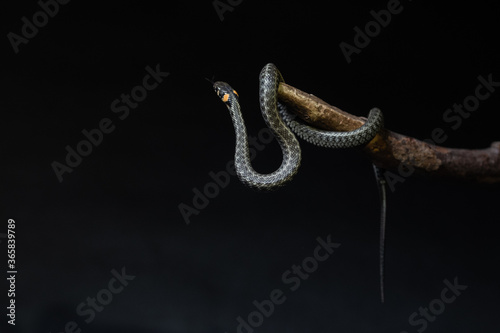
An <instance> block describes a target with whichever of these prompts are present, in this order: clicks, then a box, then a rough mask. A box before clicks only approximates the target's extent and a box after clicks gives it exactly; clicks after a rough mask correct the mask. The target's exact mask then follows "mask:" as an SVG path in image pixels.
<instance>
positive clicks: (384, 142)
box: [278, 83, 500, 184]
mask: <svg viewBox="0 0 500 333" xmlns="http://www.w3.org/2000/svg"><path fill="white" fill-rule="evenodd" d="M278 98H279V99H280V101H281V102H283V103H285V104H286V105H287V106H288V107H289V108H290V109H291V110H292V111H293V112H294V113H296V114H297V115H298V116H299V117H300V118H301V119H303V120H304V121H305V122H307V123H309V124H311V125H312V126H314V127H318V128H322V129H325V130H332V131H352V130H354V129H356V128H358V127H360V126H361V125H363V124H364V122H365V119H366V118H364V117H357V116H354V115H351V114H349V113H347V112H344V111H342V110H340V109H339V108H337V107H335V106H331V105H329V104H328V103H326V102H324V101H323V100H321V99H319V98H318V97H316V96H314V95H310V94H307V93H305V92H303V91H301V90H299V89H297V88H294V87H292V86H290V85H287V84H285V83H281V84H280V86H279V89H278ZM429 141H430V140H429ZM362 151H363V152H364V153H365V154H366V155H367V156H368V157H369V158H370V159H371V160H372V162H373V163H374V164H375V165H377V166H379V167H381V168H383V169H386V170H389V171H392V172H394V173H396V174H397V175H399V176H403V177H407V175H408V174H411V173H413V171H414V172H416V173H417V174H422V175H429V176H436V177H445V178H452V179H463V180H468V181H474V182H480V183H488V184H493V183H500V141H495V142H493V143H492V144H491V146H490V147H489V148H485V149H455V148H446V147H441V146H437V145H434V144H431V143H427V142H424V141H420V140H417V139H415V138H412V137H409V136H405V135H402V134H398V133H395V132H392V131H390V130H388V129H383V130H381V131H380V133H378V134H377V135H376V136H375V137H374V138H373V139H372V140H371V141H370V142H369V143H368V144H366V145H365V146H364V147H363V148H362Z"/></svg>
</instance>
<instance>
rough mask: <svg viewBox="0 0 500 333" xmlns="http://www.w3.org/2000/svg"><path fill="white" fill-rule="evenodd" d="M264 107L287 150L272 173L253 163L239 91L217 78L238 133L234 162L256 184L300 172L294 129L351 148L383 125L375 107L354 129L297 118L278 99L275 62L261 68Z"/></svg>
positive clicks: (320, 142) (278, 182)
mask: <svg viewBox="0 0 500 333" xmlns="http://www.w3.org/2000/svg"><path fill="white" fill-rule="evenodd" d="M259 82H260V92H259V95H260V109H261V111H262V116H263V117H264V121H265V122H266V125H267V126H268V127H269V128H270V129H271V131H272V132H273V134H274V136H275V138H276V139H277V140H278V143H279V145H280V146H281V150H282V153H283V161H282V163H281V166H280V167H279V168H278V169H277V170H276V171H274V172H272V173H269V174H260V173H258V172H256V171H255V170H254V169H253V168H252V165H251V163H250V152H249V147H248V136H247V131H246V127H245V123H244V121H243V116H242V114H241V109H240V104H239V101H238V94H237V93H236V91H235V90H234V89H233V88H231V86H229V84H227V83H225V82H220V81H218V82H215V83H214V89H215V92H216V93H217V95H218V96H219V97H220V98H221V100H222V101H223V102H224V103H225V104H226V106H227V108H228V109H229V112H230V114H231V118H232V121H233V126H234V130H235V133H236V152H235V157H234V164H235V168H236V173H237V174H238V177H239V178H240V180H241V181H242V182H243V183H244V184H246V185H248V186H250V187H253V188H257V189H273V188H276V187H279V186H282V185H284V184H285V183H287V182H288V181H290V180H291V179H292V178H293V176H294V175H295V174H296V173H297V170H298V168H299V165H300V160H301V151H300V145H299V142H298V141H297V139H296V137H295V135H294V133H295V134H296V135H297V136H299V137H300V138H301V139H303V140H305V141H308V142H310V143H312V144H314V145H317V146H322V147H327V148H350V147H355V146H360V145H363V144H366V143H368V142H369V141H370V140H371V139H373V137H374V136H375V135H376V134H377V132H378V131H379V130H380V129H381V128H382V126H383V122H384V120H383V116H382V112H381V111H380V110H379V109H377V108H374V109H372V110H371V111H370V114H369V115H368V120H367V121H366V123H365V124H364V125H363V126H361V127H359V128H357V129H355V130H353V131H350V132H331V131H324V130H318V129H315V128H313V127H311V126H308V125H305V124H303V123H300V122H298V121H296V120H294V118H295V116H294V115H292V114H291V113H289V112H288V111H287V109H286V107H285V106H284V105H283V104H281V103H279V102H278V97H277V96H278V86H279V84H280V82H284V80H283V77H282V76H281V73H280V72H279V70H278V69H277V68H276V66H275V65H273V64H267V65H266V66H264V68H263V69H262V71H261V72H260V77H259Z"/></svg>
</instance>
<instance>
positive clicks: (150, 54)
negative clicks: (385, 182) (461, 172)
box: [0, 0, 500, 333]
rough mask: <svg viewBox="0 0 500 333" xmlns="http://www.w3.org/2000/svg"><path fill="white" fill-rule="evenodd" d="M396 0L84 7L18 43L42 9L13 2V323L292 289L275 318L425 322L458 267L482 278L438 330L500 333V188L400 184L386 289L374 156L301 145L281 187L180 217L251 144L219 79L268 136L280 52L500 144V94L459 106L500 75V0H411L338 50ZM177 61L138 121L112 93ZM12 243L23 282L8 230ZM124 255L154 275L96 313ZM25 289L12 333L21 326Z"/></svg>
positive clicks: (146, 323) (333, 323)
mask: <svg viewBox="0 0 500 333" xmlns="http://www.w3.org/2000/svg"><path fill="white" fill-rule="evenodd" d="M387 3H388V2H387V1H371V2H370V3H369V4H362V3H359V2H353V3H350V4H346V3H345V2H342V3H337V2H330V3H326V2H323V3H320V2H311V1H309V2H305V1H301V2H295V1H283V2H273V3H270V2H263V1H243V2H242V3H241V4H239V5H237V6H235V7H234V9H233V11H227V12H225V13H224V20H223V21H221V20H220V19H219V16H218V15H217V12H216V10H215V9H214V7H213V5H212V3H211V1H205V2H203V3H202V2H198V3H194V2H170V3H165V4H160V3H155V2H139V1H136V2H134V1H129V2H119V3H115V4H103V3H100V2H92V1H90V2H88V1H87V2H82V1H71V2H69V3H68V4H66V5H61V6H60V9H59V13H58V14H57V15H56V16H55V17H54V18H51V19H50V20H49V22H48V24H47V25H46V26H44V27H42V28H40V30H39V32H38V34H37V35H36V36H35V37H33V38H32V39H31V40H30V41H29V42H28V43H27V44H21V45H20V46H19V53H17V54H16V53H15V52H14V51H13V48H12V46H11V44H10V42H9V40H8V38H7V34H8V33H9V32H14V33H16V34H20V31H21V27H22V24H23V22H22V21H21V18H22V17H23V16H26V17H28V18H29V19H30V20H31V18H32V16H33V14H35V13H36V12H37V11H39V10H40V7H39V5H38V4H37V3H36V2H35V1H18V2H16V3H9V4H8V5H7V4H4V5H2V14H1V15H2V19H1V21H2V34H3V35H4V38H3V42H2V54H4V55H5V57H4V61H3V62H2V70H1V73H2V75H1V76H0V80H1V83H2V98H1V99H0V106H1V112H2V121H1V122H0V123H1V125H0V126H1V127H2V128H1V140H0V145H1V153H0V154H1V164H2V170H3V172H2V180H1V188H0V193H1V201H0V203H1V205H0V206H1V207H2V211H1V215H2V217H1V221H2V222H1V224H0V232H2V233H5V232H7V220H8V219H9V218H12V219H15V221H16V226H17V228H16V236H17V243H16V246H17V248H16V250H17V257H16V259H17V266H18V267H17V268H18V272H19V273H18V275H17V281H16V304H17V309H16V310H17V313H16V314H17V317H16V324H17V325H16V327H15V330H16V331H18V332H54V333H55V332H61V331H63V330H64V326H65V324H66V323H67V322H69V321H76V322H77V323H78V325H79V328H80V329H81V330H82V332H126V333H128V332H151V333H156V332H220V333H223V332H236V331H237V321H236V318H237V317H238V316H242V317H244V318H247V316H248V314H249V313H250V312H252V311H254V310H255V307H254V305H253V304H252V302H253V301H254V300H257V301H262V300H264V299H268V298H269V293H270V292H271V290H273V289H281V290H283V291H284V292H285V294H286V297H287V299H286V301H285V302H284V303H283V304H281V305H277V306H276V307H275V309H274V313H273V314H272V315H271V316H269V318H265V320H264V322H263V323H262V325H260V327H258V328H256V329H255V332H402V331H405V330H406V331H408V332H417V329H419V328H423V326H422V325H417V326H411V325H410V323H409V321H408V318H409V316H410V315H411V314H412V313H413V312H415V311H418V309H419V307H428V306H429V302H431V301H433V300H434V299H436V298H439V297H440V294H441V291H442V290H443V288H444V287H445V285H444V284H443V280H444V279H448V280H450V281H453V279H454V278H455V277H457V278H458V282H459V283H460V284H464V285H467V286H468V287H467V289H466V290H465V291H463V293H462V294H461V295H460V296H459V297H458V298H457V299H456V300H455V301H454V302H453V303H451V304H449V305H446V308H445V310H444V312H443V313H442V314H440V315H439V316H437V318H436V319H435V321H433V322H429V323H428V326H427V327H426V328H425V331H426V332H471V331H474V332H497V331H498V326H499V325H498V320H497V313H498V310H499V307H498V299H499V296H500V292H499V287H498V281H499V274H498V269H497V265H498V264H497V262H498V260H497V259H498V251H499V245H498V237H497V233H496V232H495V231H496V229H497V225H498V222H499V218H498V202H499V200H498V199H499V191H498V187H487V186H481V185H473V184H459V183H452V182H448V181H438V180H429V179H426V178H419V177H417V176H414V177H410V178H408V179H407V180H406V181H405V182H404V183H399V184H398V185H397V187H396V191H395V192H394V193H389V198H388V232H387V244H386V303H385V304H381V303H380V299H379V289H378V288H379V286H378V283H379V280H378V232H379V229H378V227H379V226H378V213H379V212H378V194H377V188H376V186H375V181H374V177H373V174H372V170H371V165H370V162H369V160H367V159H366V158H365V157H364V156H362V155H361V154H360V153H359V152H358V151H356V150H327V149H321V148H317V147H314V146H312V145H310V144H306V143H303V144H302V150H303V162H302V166H301V169H300V171H299V174H298V175H297V176H296V178H295V179H294V180H293V181H292V182H291V183H290V184H289V185H287V186H286V187H284V188H283V189H280V190H279V191H276V192H272V193H260V192H256V191H253V190H251V189H248V188H246V187H245V186H243V185H242V184H241V183H240V182H239V181H238V180H237V179H236V177H232V178H231V181H230V184H229V185H228V186H227V187H225V188H223V189H221V190H220V191H219V193H218V195H217V196H216V197H215V198H212V199H210V202H209V204H208V205H207V207H205V208H203V209H201V210H199V213H198V214H197V215H192V216H190V223H189V224H187V223H186V221H185V219H184V218H183V216H182V215H181V213H180V211H179V204H181V203H184V204H186V205H190V206H192V205H193V203H192V201H193V197H194V193H193V189H194V188H197V189H200V190H203V188H204V186H205V185H206V184H207V183H210V182H211V181H212V179H211V178H210V176H209V173H210V172H211V171H213V172H219V171H222V170H224V169H225V165H226V163H227V162H228V161H230V160H231V159H232V158H233V154H234V133H233V127H232V124H231V120H230V117H229V115H228V112H227V109H226V107H225V106H224V105H223V103H221V101H220V100H219V99H218V98H217V96H216V95H215V94H214V92H213V89H212V87H211V85H210V84H209V83H208V82H207V81H206V80H205V78H206V77H207V78H212V77H215V79H216V80H223V81H227V82H229V83H230V84H231V85H232V86H233V87H234V88H235V89H236V90H237V91H238V92H239V94H240V102H241V104H242V109H243V113H244V116H245V119H246V121H247V125H248V128H249V132H250V133H251V134H252V135H256V134H257V133H258V131H259V130H260V129H261V128H263V127H264V123H263V121H262V118H261V116H260V112H259V111H258V80H257V79H258V74H259V71H260V69H261V68H262V67H263V66H264V65H265V64H266V63H268V62H273V63H275V64H276V65H277V66H278V68H279V69H280V71H281V72H282V74H283V76H284V78H285V80H286V81H287V83H289V84H291V85H293V86H295V87H297V88H299V89H302V90H304V91H306V92H309V93H312V94H314V95H316V96H319V97H320V98H322V99H324V100H326V101H327V102H329V103H330V104H332V105H335V106H338V107H340V108H342V109H344V110H345V111H348V112H351V113H353V114H356V115H361V116H366V114H367V113H368V110H369V109H370V108H372V107H374V106H377V107H379V108H381V109H382V110H383V112H384V115H385V119H386V127H387V128H389V129H391V130H393V131H396V132H399V133H402V134H406V135H410V136H414V137H416V138H419V139H426V138H429V137H430V133H431V132H432V130H433V129H434V128H437V127H441V128H443V129H444V130H445V131H446V134H447V135H448V139H447V141H446V142H445V143H444V144H443V145H445V146H448V147H462V148H485V147H488V146H489V145H490V143H491V142H493V141H495V140H499V139H500V137H499V133H498V126H497V125H496V124H497V122H498V114H497V112H496V110H498V107H499V104H500V99H499V95H498V94H499V93H498V92H495V93H493V94H491V97H490V98H488V99H487V100H486V101H483V102H481V104H480V106H479V108H478V110H477V111H476V112H474V113H473V114H472V115H471V116H470V117H469V118H468V119H465V120H464V121H463V123H462V125H461V126H460V127H459V128H458V129H456V130H453V129H451V127H450V124H447V123H445V122H444V121H443V119H442V116H443V113H444V112H445V110H446V109H448V108H450V107H452V106H453V104H454V103H462V102H463V100H464V98H465V97H467V96H469V95H471V94H473V93H474V89H475V88H476V86H477V85H478V83H479V81H478V79H477V77H478V76H479V75H482V76H483V77H487V76H488V75H489V74H492V76H493V79H494V80H495V81H500V72H499V71H498V70H499V67H498V59H499V52H498V51H497V49H498V47H497V46H498V45H497V44H498V32H499V28H498V15H499V14H500V12H499V5H498V3H497V2H494V1H490V2H488V1H475V2H465V3H461V2H454V3H453V4H442V5H436V4H434V3H431V2H425V1H416V0H414V1H411V2H410V1H404V2H401V6H402V7H403V10H402V12H401V13H400V14H397V15H394V16H392V19H391V22H390V23H389V25H388V26H387V27H385V28H383V29H382V30H381V32H380V33H379V34H378V35H377V36H375V37H373V38H372V40H371V42H370V44H369V45H368V46H367V47H366V48H364V49H362V50H361V52H360V53H359V54H354V55H353V56H352V62H351V63H350V64H348V63H347V61H346V59H345V57H344V55H343V54H342V52H341V50H340V48H339V44H340V43H341V42H346V43H349V44H353V38H354V30H353V29H354V27H355V26H358V27H360V28H364V26H365V24H366V23H367V22H369V21H371V20H373V17H372V16H371V15H370V11H371V10H375V11H379V10H382V9H385V8H386V7H387ZM157 64H159V66H160V68H161V70H162V71H165V72H169V73H170V75H169V76H168V77H167V78H165V79H164V81H163V82H162V83H161V84H160V85H159V86H158V88H156V89H155V90H153V91H151V92H149V93H148V96H147V98H146V99H145V100H144V101H143V102H141V103H140V105H139V106H138V107H137V108H136V109H134V110H131V113H130V115H129V117H127V118H126V119H124V120H120V119H119V118H118V117H117V114H115V113H113V112H112V111H111V108H110V105H111V103H112V102H113V100H115V99H117V98H120V95H121V94H122V93H125V94H128V93H130V91H131V89H132V88H133V87H135V86H137V85H138V84H141V83H142V79H143V77H144V76H145V75H146V73H147V72H146V70H145V68H146V66H150V67H153V68H154V67H155V66H156V65H157ZM103 118H110V119H112V121H113V124H114V125H115V126H116V127H115V130H114V131H113V132H112V133H110V134H106V135H105V136H104V138H103V141H102V143H101V144H100V145H99V146H98V147H94V149H93V151H92V153H91V154H90V155H89V156H87V157H84V158H83V161H82V162H81V164H80V165H79V166H77V167H76V168H74V170H73V172H72V173H66V174H64V175H63V182H59V181H58V179H57V177H56V175H55V173H54V171H53V169H52V167H51V163H53V162H54V161H58V162H60V163H64V159H65V155H66V150H65V147H66V145H69V146H71V147H73V148H74V147H76V145H77V143H78V142H79V141H81V140H82V139H84V137H83V135H82V133H81V131H82V130H83V129H87V130H91V129H93V128H96V127H97V124H98V123H99V121H100V120H101V119H103ZM280 159H281V156H280V150H279V147H278V145H277V144H276V143H275V142H273V143H272V144H269V145H267V146H266V148H265V149H264V150H263V151H261V152H259V153H258V157H257V158H256V159H255V160H254V166H255V168H256V169H257V170H258V171H260V172H270V171H273V170H274V169H275V168H277V167H278V166H279V163H280ZM327 235H331V238H332V240H333V241H334V242H337V243H340V244H341V246H340V247H339V248H338V249H337V250H336V251H335V252H334V254H333V255H332V256H331V257H330V258H329V259H328V260H326V261H324V262H321V263H319V266H318V269H317V270H316V271H315V272H313V273H311V275H310V277H309V278H308V279H307V280H304V281H302V284H301V286H300V288H299V289H297V290H296V291H294V292H290V290H289V285H286V284H284V283H283V281H282V278H281V276H282V274H283V273H284V272H285V271H286V270H288V269H290V268H291V266H292V265H293V264H300V263H301V262H302V260H303V259H304V258H306V257H308V256H311V255H312V254H313V250H314V248H315V246H316V244H317V243H316V238H317V237H322V238H326V237H327ZM0 247H1V249H2V252H3V253H5V255H2V256H0V258H4V259H2V264H1V266H0V267H2V272H1V273H0V276H3V278H2V280H4V278H5V276H6V273H5V270H6V269H5V267H6V266H5V265H6V260H7V258H6V251H7V247H6V240H5V239H2V243H1V244H0ZM122 267H125V268H126V272H127V274H130V275H134V276H135V279H134V280H133V281H130V283H129V285H128V286H127V287H125V289H124V290H123V292H121V293H119V294H116V295H114V296H113V300H112V301H111V303H110V304H108V305H106V306H105V308H104V310H103V311H102V312H99V313H96V317H95V320H93V321H92V322H90V323H88V324H87V323H85V321H84V319H85V317H82V316H79V315H77V313H76V312H75V309H76V308H77V306H78V304H80V303H81V302H85V300H86V299H87V297H95V296H96V294H97V293H98V292H99V291H100V290H102V289H103V288H105V287H106V286H107V285H108V282H109V281H110V279H111V278H112V275H111V270H112V269H116V270H118V271H119V270H121V268H122ZM7 287H8V286H7V284H6V283H5V280H4V283H3V284H2V288H3V289H4V290H2V291H0V294H1V295H2V298H1V300H2V301H1V302H2V305H1V308H2V309H4V310H2V314H1V316H0V318H3V319H2V322H1V323H0V328H1V331H2V332H4V331H8V329H12V327H10V325H7V324H6V321H7V317H6V316H5V314H4V313H3V312H6V310H5V307H6V306H7V297H6V290H7Z"/></svg>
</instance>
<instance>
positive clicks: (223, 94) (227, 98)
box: [214, 81, 238, 105]
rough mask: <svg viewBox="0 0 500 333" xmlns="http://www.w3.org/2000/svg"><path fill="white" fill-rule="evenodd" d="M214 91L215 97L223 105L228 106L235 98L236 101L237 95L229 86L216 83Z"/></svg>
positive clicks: (223, 83) (224, 83) (220, 82)
mask: <svg viewBox="0 0 500 333" xmlns="http://www.w3.org/2000/svg"><path fill="white" fill-rule="evenodd" d="M214 90H215V92H216V93H217V96H219V98H220V99H221V100H222V101H223V102H224V103H225V104H228V105H230V103H231V102H232V101H233V100H234V99H235V98H236V99H238V93H237V92H236V90H234V89H233V88H232V87H231V86H230V85H229V84H227V83H226V82H222V81H217V82H215V83H214Z"/></svg>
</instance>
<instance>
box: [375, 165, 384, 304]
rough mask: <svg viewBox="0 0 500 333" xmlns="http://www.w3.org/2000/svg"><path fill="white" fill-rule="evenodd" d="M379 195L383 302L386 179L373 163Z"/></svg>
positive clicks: (381, 295)
mask: <svg viewBox="0 0 500 333" xmlns="http://www.w3.org/2000/svg"><path fill="white" fill-rule="evenodd" d="M373 170H374V171H375V178H376V180H377V184H378V189H379V197H380V242H379V270H380V301H381V302H382V303H384V252H385V223H386V205H387V202H386V191H385V189H386V181H385V178H384V174H383V171H382V169H380V168H379V167H377V166H376V165H375V164H373Z"/></svg>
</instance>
